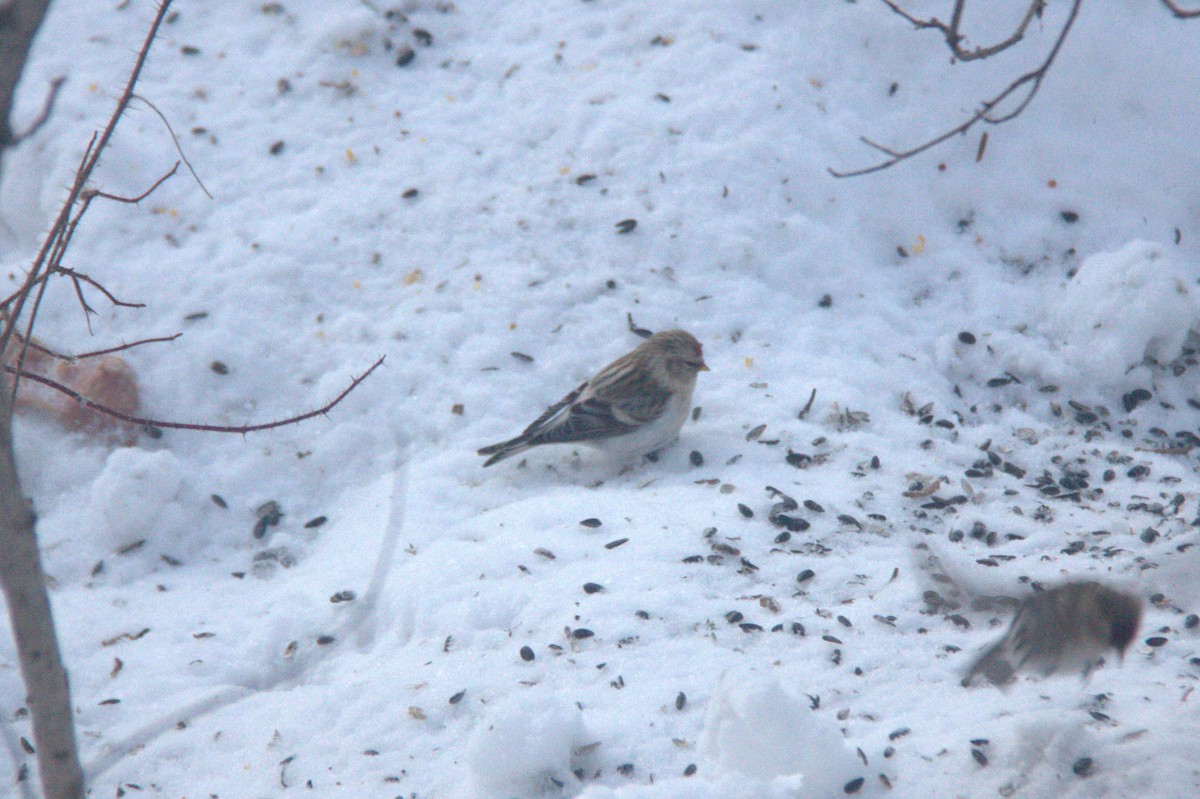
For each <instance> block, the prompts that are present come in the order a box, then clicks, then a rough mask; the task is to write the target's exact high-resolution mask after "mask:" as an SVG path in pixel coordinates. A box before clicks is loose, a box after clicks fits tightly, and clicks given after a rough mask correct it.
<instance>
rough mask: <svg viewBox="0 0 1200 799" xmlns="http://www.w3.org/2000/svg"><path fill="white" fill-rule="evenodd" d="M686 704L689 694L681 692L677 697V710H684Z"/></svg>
mask: <svg viewBox="0 0 1200 799" xmlns="http://www.w3.org/2000/svg"><path fill="white" fill-rule="evenodd" d="M686 704H687V694H685V693H684V692H683V691H680V692H679V695H678V696H676V697H675V709H676V710H683V706H684V705H686Z"/></svg>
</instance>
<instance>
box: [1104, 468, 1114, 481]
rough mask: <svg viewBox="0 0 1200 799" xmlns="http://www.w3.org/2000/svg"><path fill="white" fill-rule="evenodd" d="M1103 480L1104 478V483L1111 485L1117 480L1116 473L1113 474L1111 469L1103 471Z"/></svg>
mask: <svg viewBox="0 0 1200 799" xmlns="http://www.w3.org/2000/svg"><path fill="white" fill-rule="evenodd" d="M1103 478H1104V482H1106V483H1111V482H1112V481H1113V480H1115V479H1117V473H1116V472H1114V471H1113V470H1112V469H1105V470H1104V475H1103Z"/></svg>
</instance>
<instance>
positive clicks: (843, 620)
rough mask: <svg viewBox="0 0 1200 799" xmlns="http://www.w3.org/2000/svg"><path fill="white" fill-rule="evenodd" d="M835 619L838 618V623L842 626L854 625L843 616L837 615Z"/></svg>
mask: <svg viewBox="0 0 1200 799" xmlns="http://www.w3.org/2000/svg"><path fill="white" fill-rule="evenodd" d="M837 620H838V624H840V625H842V626H843V627H853V626H854V625H853V624H851V623H850V620H849V619H847V618H846V617H845V616H838V617H837Z"/></svg>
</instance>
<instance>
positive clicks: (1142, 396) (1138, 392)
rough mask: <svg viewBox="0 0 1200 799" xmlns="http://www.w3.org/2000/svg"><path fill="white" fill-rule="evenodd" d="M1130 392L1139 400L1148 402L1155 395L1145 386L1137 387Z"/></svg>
mask: <svg viewBox="0 0 1200 799" xmlns="http://www.w3.org/2000/svg"><path fill="white" fill-rule="evenodd" d="M1129 394H1130V396H1132V397H1133V398H1134V399H1135V400H1137V401H1138V402H1148V401H1149V400H1150V399H1152V398H1153V397H1154V395H1153V394H1151V393H1150V392H1149V391H1147V390H1146V389H1144V388H1135V389H1134V390H1133V391H1130V392H1129Z"/></svg>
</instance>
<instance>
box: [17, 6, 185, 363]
mask: <svg viewBox="0 0 1200 799" xmlns="http://www.w3.org/2000/svg"><path fill="white" fill-rule="evenodd" d="M170 6H171V0H160V2H159V4H158V11H157V12H156V13H155V15H154V20H153V21H152V22H151V23H150V29H149V31H148V32H147V33H146V38H145V40H144V41H143V42H142V46H141V48H140V49H139V50H138V55H137V61H136V62H135V63H134V66H133V69H132V70H131V71H130V73H129V80H128V81H126V83H125V89H124V90H123V91H122V92H121V96H120V98H118V100H117V105H116V107H115V108H114V109H113V112H112V115H111V116H110V117H109V119H108V124H107V125H105V126H104V130H103V131H101V132H100V134H99V136H95V135H93V137H92V140H91V141H90V142H89V143H88V147H87V151H86V152H85V153H84V156H83V160H82V162H81V163H80V165H79V168H78V169H77V170H76V172H75V181H74V182H73V183H72V185H71V189H70V191H69V192H68V193H67V199H66V201H65V202H64V203H63V206H62V208H61V209H60V210H59V213H58V217H57V218H56V219H55V221H54V224H53V226H51V228H50V234H49V235H48V236H47V237H46V240H45V242H43V244H42V248H41V249H40V250H39V252H38V255H37V258H36V259H35V260H34V262H33V266H32V267H31V268H30V270H29V274H28V275H27V276H26V278H25V284H24V286H23V288H25V289H26V292H25V293H24V294H22V295H20V296H18V297H17V302H16V307H15V308H14V309H13V310H12V312H11V313H10V316H9V320H8V322H7V323H6V324H5V325H4V329H3V331H2V332H0V354H2V353H4V352H5V351H7V348H8V342H9V339H10V338H12V333H13V330H14V327H15V325H16V323H17V320H18V319H19V318H20V316H21V310H22V307H23V306H24V304H25V300H26V299H27V297H28V292H29V290H31V289H32V287H33V285H34V284H35V283H36V282H37V281H38V280H39V279H40V278H41V277H42V274H43V271H49V270H51V269H53V268H54V267H56V266H58V261H57V260H55V259H54V258H53V257H51V254H52V253H56V254H57V258H58V259H61V257H62V254H63V253H64V252H65V251H66V247H67V244H68V243H69V242H70V240H71V237H72V236H73V235H74V232H75V228H76V226H77V225H78V224H79V219H80V218H81V217H82V214H83V212H84V211H86V210H87V207H88V205H89V204H90V202H91V198H92V197H93V196H94V195H93V194H90V193H86V194H85V192H84V186H86V185H87V183H88V181H89V180H90V179H91V176H92V172H93V171H95V169H96V165H97V164H98V163H99V162H100V156H101V154H102V153H103V152H104V149H105V147H106V146H107V145H108V140H109V139H110V138H112V134H113V131H114V130H115V129H116V127H117V122H118V121H119V120H120V119H121V116H122V115H123V114H124V113H125V109H126V108H127V107H128V106H129V101H130V99H131V98H132V97H133V87H134V85H136V84H137V80H138V77H139V76H140V75H141V73H142V68H143V67H144V66H145V64H146V58H147V57H148V56H149V54H150V46H151V45H152V44H153V43H154V39H155V37H157V36H158V29H159V28H160V27H161V26H162V22H163V19H164V18H165V17H166V14H167V9H168V8H170ZM77 203H78V204H79V206H80V207H79V211H78V213H77V214H76V215H75V217H74V219H73V220H72V217H71V212H72V210H73V209H74V208H75V206H76V204H77ZM31 321H32V320H31Z"/></svg>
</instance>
